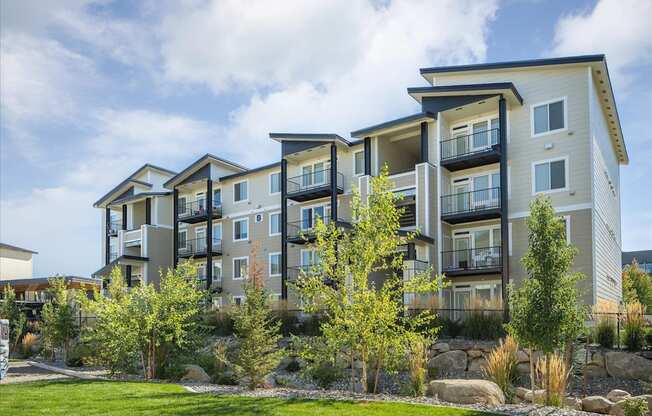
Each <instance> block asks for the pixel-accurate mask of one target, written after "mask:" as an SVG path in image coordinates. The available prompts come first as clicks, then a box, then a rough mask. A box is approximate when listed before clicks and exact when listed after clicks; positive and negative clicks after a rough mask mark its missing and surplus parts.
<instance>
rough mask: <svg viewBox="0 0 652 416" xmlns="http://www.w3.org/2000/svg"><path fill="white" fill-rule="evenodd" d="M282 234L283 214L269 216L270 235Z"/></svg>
mask: <svg viewBox="0 0 652 416" xmlns="http://www.w3.org/2000/svg"><path fill="white" fill-rule="evenodd" d="M279 234H281V213H280V212H273V213H270V214H269V235H270V237H271V236H274V235H279Z"/></svg>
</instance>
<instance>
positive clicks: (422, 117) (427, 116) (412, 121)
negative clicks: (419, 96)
mask: <svg viewBox="0 0 652 416" xmlns="http://www.w3.org/2000/svg"><path fill="white" fill-rule="evenodd" d="M436 118H437V115H436V114H433V113H431V112H428V111H425V112H420V113H416V114H412V115H409V116H405V117H400V118H397V119H394V120H390V121H386V122H383V123H379V124H375V125H373V126H370V127H365V128H363V129H360V130H356V131H352V132H351V137H355V138H364V137H369V136H377V135H379V134H384V133H388V132H390V131H392V130H396V129H403V128H407V127H411V126H415V127H416V126H418V125H419V124H421V123H422V122H424V121H428V120H433V119H436Z"/></svg>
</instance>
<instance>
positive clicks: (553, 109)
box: [532, 100, 566, 135]
mask: <svg viewBox="0 0 652 416" xmlns="http://www.w3.org/2000/svg"><path fill="white" fill-rule="evenodd" d="M564 105H565V101H564V100H558V101H554V102H551V103H546V104H541V105H537V106H534V108H533V110H532V119H533V120H532V126H533V130H534V131H533V134H534V135H538V134H544V133H547V132H552V131H556V130H563V129H564V128H566V120H565V114H564V113H565V110H564Z"/></svg>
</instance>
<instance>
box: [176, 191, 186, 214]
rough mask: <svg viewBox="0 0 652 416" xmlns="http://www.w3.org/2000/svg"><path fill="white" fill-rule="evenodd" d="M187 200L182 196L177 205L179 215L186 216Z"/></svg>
mask: <svg viewBox="0 0 652 416" xmlns="http://www.w3.org/2000/svg"><path fill="white" fill-rule="evenodd" d="M187 205H188V204H187V199H186V197H185V196H180V197H179V199H178V203H177V214H178V215H179V216H183V215H185V214H186V206H187Z"/></svg>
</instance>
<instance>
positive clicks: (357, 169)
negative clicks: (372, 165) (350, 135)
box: [353, 150, 365, 175]
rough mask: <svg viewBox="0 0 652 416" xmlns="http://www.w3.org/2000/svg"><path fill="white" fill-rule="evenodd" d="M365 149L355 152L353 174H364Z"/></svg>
mask: <svg viewBox="0 0 652 416" xmlns="http://www.w3.org/2000/svg"><path fill="white" fill-rule="evenodd" d="M364 162H365V160H364V151H362V150H361V151H359V152H355V153H354V154H353V163H354V166H353V174H354V175H362V174H364Z"/></svg>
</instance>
